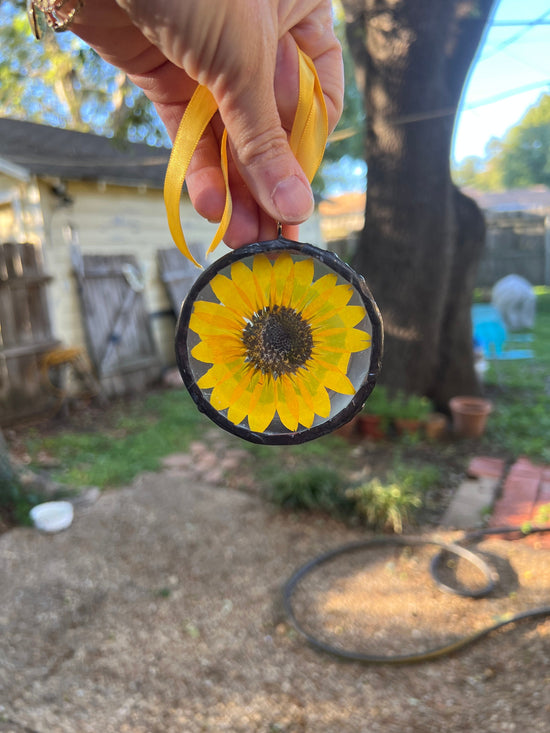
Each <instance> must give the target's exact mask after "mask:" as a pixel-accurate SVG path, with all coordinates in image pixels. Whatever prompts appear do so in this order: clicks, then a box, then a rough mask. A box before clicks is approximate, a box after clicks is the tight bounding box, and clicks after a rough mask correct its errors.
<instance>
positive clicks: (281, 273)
mask: <svg viewBox="0 0 550 733" xmlns="http://www.w3.org/2000/svg"><path fill="white" fill-rule="evenodd" d="M293 274H294V273H293V267H292V257H291V256H290V255H289V253H288V252H284V253H283V254H281V255H279V256H278V257H277V259H276V260H275V262H274V264H273V277H272V279H271V303H272V304H275V303H276V304H277V305H285V303H283V292H284V290H285V286H286V284H287V281H288V280H290V283H291V285H292V280H293V277H292V276H293Z"/></svg>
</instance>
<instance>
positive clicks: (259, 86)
mask: <svg viewBox="0 0 550 733" xmlns="http://www.w3.org/2000/svg"><path fill="white" fill-rule="evenodd" d="M71 29H72V30H73V31H74V32H75V33H76V34H77V35H78V36H80V37H81V38H82V39H83V40H84V41H86V42H87V43H88V44H89V45H90V46H92V47H93V48H94V49H95V50H96V51H97V52H98V53H99V55H100V56H102V57H103V58H104V59H105V60H106V61H108V62H109V63H111V64H113V65H114V66H117V67H118V68H120V69H121V70H123V71H125V72H126V73H127V74H128V76H129V78H130V79H131V80H132V81H133V82H134V83H135V84H136V85H137V86H139V87H140V88H141V89H143V91H144V92H145V94H146V95H147V96H148V97H149V99H150V100H151V101H152V102H153V104H154V105H155V107H156V109H157V111H158V113H159V115H160V117H161V119H162V120H163V122H164V124H165V126H166V129H167V130H168V133H169V135H170V137H171V138H172V139H174V137H175V135H176V132H177V128H178V126H179V123H180V120H181V117H182V115H183V113H184V111H185V108H186V106H187V104H188V102H189V100H190V98H191V96H192V94H193V92H194V90H195V88H196V86H197V83H200V84H203V85H205V86H206V87H207V88H208V89H209V90H210V91H211V92H212V94H213V96H214V98H215V100H216V103H217V105H218V108H219V114H217V115H216V116H215V117H214V119H213V120H212V122H211V124H210V125H209V127H208V129H207V131H206V133H205V135H204V136H203V138H202V139H201V141H200V143H199V145H198V147H197V150H196V152H195V155H194V156H193V160H192V162H191V165H190V167H189V170H188V173H187V177H186V182H187V188H188V191H189V195H190V197H191V201H192V203H193V205H194V207H195V209H196V210H197V211H198V212H199V213H200V214H201V215H202V216H204V217H205V218H207V219H209V220H211V221H219V219H220V218H221V215H222V211H223V206H224V202H225V185H224V182H223V177H222V174H221V170H220V165H219V145H220V138H221V134H222V130H223V126H225V127H226V129H227V132H228V137H229V143H230V164H229V177H230V188H231V194H232V199H233V215H232V218H231V223H230V225H229V227H228V230H227V232H226V235H225V242H226V243H227V244H229V245H230V246H233V247H237V246H239V245H242V244H245V243H248V242H254V241H260V240H265V239H272V238H274V236H275V233H276V222H277V221H280V222H282V223H283V224H284V225H286V226H284V227H283V233H284V234H285V235H286V236H288V237H294V238H296V236H297V234H296V228H295V226H293V225H296V224H298V223H299V222H302V221H304V220H305V219H307V217H308V216H309V215H310V214H311V213H312V210H313V197H312V194H311V188H310V186H309V183H308V181H307V179H306V177H305V175H304V173H303V171H302V169H301V168H300V166H299V164H298V162H297V161H296V159H295V157H294V155H293V154H292V152H291V150H290V148H289V146H288V142H287V134H288V133H289V131H290V128H291V126H292V121H293V118H294V112H295V109H296V104H297V100H298V52H297V47H300V48H301V49H302V51H304V52H305V53H306V54H307V55H308V56H309V57H310V58H311V59H312V60H313V62H314V64H315V66H316V69H317V73H318V76H319V80H320V82H321V86H322V89H323V93H324V95H325V101H326V105H327V113H328V120H329V129H330V130H332V129H333V128H334V126H335V125H336V122H337V121H338V118H339V116H340V113H341V109H342V99H343V74H342V56H341V49H340V45H339V43H338V41H337V39H336V37H335V35H334V31H333V26H332V15H331V4H330V0H216V1H214V0H209V2H201V3H197V2H196V1H195V0H156V1H155V2H152V1H151V0H149V1H147V0H116V2H115V0H86V3H85V5H84V7H83V8H82V10H81V11H80V13H79V14H78V15H77V16H76V19H75V22H74V23H73V24H72V26H71Z"/></svg>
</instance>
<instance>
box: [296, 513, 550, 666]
mask: <svg viewBox="0 0 550 733" xmlns="http://www.w3.org/2000/svg"><path fill="white" fill-rule="evenodd" d="M538 532H550V527H533V528H531V529H530V530H528V531H523V530H521V529H520V528H517V527H501V528H491V529H481V530H476V531H473V532H470V533H467V534H465V535H464V536H463V537H462V538H461V539H460V540H459V541H457V542H442V541H439V540H435V539H424V538H421V537H400V536H391V537H385V536H384V537H373V538H370V539H367V540H359V541H357V542H350V543H349V544H346V545H342V546H340V547H337V548H336V549H334V550H329V551H328V552H325V553H323V554H321V555H318V556H317V557H314V558H313V559H312V560H310V561H309V562H307V563H305V564H304V565H302V566H301V567H300V568H298V570H296V572H295V573H294V574H293V575H292V576H291V577H290V578H289V580H288V581H287V582H286V583H285V585H284V588H283V606H284V611H285V614H286V616H287V618H288V620H289V622H290V624H291V625H292V626H293V627H294V629H295V630H296V631H297V632H298V633H299V634H300V635H301V636H302V637H303V638H304V639H306V641H307V642H308V643H309V644H311V645H312V646H313V647H314V648H316V649H318V650H320V651H323V652H326V653H328V654H331V655H333V656H336V657H339V658H341V659H345V660H349V661H355V662H364V663H366V664H413V663H418V662H427V661H431V660H433V659H438V658H439V657H443V656H446V655H448V654H452V653H453V652H456V651H458V650H459V649H463V648H464V647H465V646H468V645H469V644H473V643H474V642H475V641H478V640H479V639H481V638H483V637H484V636H487V635H488V634H490V633H492V632H493V631H496V630H497V629H500V628H502V627H503V626H507V625H508V624H513V623H516V622H518V621H522V620H524V619H530V618H537V617H544V616H550V606H542V607H540V608H533V609H530V610H528V611H524V612H522V613H518V614H515V615H513V616H506V617H505V618H503V619H502V620H499V621H497V622H496V623H494V624H491V625H490V626H486V627H484V628H483V629H480V630H479V631H476V632H474V633H472V634H468V635H467V636H463V637H461V638H460V639H458V640H456V641H453V642H451V643H449V644H444V645H442V646H437V647H434V648H430V649H426V650H424V651H420V652H416V653H412V654H395V655H394V654H392V655H378V654H367V653H363V652H358V651H354V650H352V649H342V648H339V647H336V646H333V645H332V644H329V643H327V642H324V641H321V640H320V639H318V638H317V637H316V636H314V635H313V634H311V633H310V632H309V631H307V630H306V629H305V628H304V627H303V626H302V624H301V623H300V622H299V620H298V618H297V616H296V614H295V612H294V608H293V605H292V599H293V595H294V592H295V590H296V588H297V587H298V585H299V584H300V582H301V581H302V580H303V579H304V578H305V577H306V576H307V575H308V574H309V573H310V572H312V571H313V570H314V569H316V568H318V567H319V566H320V565H324V564H325V563H328V562H329V561H330V560H333V559H334V558H336V557H339V556H341V555H345V554H347V553H352V552H357V551H358V550H362V549H366V548H373V547H381V546H401V547H414V546H416V547H419V546H429V545H433V546H435V547H438V548H439V552H438V553H437V554H436V555H435V556H434V557H433V559H432V561H431V563H430V574H431V576H432V578H433V580H434V581H435V583H436V585H437V586H438V587H439V588H440V589H441V590H443V591H446V592H449V593H454V594H457V595H461V596H463V597H466V598H483V597H485V596H487V595H488V594H489V593H491V591H492V590H494V588H495V587H496V585H497V583H498V581H499V576H498V573H496V571H495V570H494V569H493V568H492V567H491V566H490V565H489V564H488V563H487V562H486V561H485V560H484V559H483V558H482V557H480V556H479V555H477V554H476V553H475V552H472V551H471V550H468V549H467V548H466V547H463V544H466V543H468V542H473V541H476V540H481V539H483V538H484V537H486V536H490V535H501V534H509V533H516V534H517V533H519V534H522V535H526V534H534V533H538ZM448 555H454V556H455V557H459V558H462V559H463V560H465V561H466V562H468V563H470V564H471V565H473V566H474V567H476V568H477V569H478V570H479V571H480V572H481V573H482V575H483V577H484V578H485V585H484V586H483V587H482V588H479V589H476V590H467V589H461V588H455V587H453V586H450V585H448V584H447V583H444V582H443V581H442V580H441V579H440V577H439V574H438V573H439V568H440V566H441V564H442V561H443V559H444V558H446V557H447V556H448Z"/></svg>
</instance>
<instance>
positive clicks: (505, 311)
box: [491, 275, 536, 331]
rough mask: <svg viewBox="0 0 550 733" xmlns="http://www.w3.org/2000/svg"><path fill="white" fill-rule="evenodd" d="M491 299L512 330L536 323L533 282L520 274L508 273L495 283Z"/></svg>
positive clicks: (528, 326)
mask: <svg viewBox="0 0 550 733" xmlns="http://www.w3.org/2000/svg"><path fill="white" fill-rule="evenodd" d="M491 301H492V304H493V306H494V307H495V308H496V309H497V310H498V311H499V313H500V315H501V316H502V319H503V321H504V323H505V324H506V327H507V328H508V329H509V330H510V331H519V330H522V329H532V328H533V326H534V325H535V303H536V295H535V291H534V290H533V286H532V285H531V283H530V282H529V281H528V280H526V279H525V278H524V277H521V276H520V275H507V276H506V277H503V278H502V279H501V280H499V281H498V282H496V283H495V285H494V286H493V292H492V297H491Z"/></svg>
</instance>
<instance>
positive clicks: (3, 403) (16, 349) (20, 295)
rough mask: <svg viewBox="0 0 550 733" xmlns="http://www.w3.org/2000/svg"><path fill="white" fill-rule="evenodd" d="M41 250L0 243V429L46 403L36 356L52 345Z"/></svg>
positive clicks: (42, 407)
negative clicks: (0, 426) (1, 426)
mask: <svg viewBox="0 0 550 733" xmlns="http://www.w3.org/2000/svg"><path fill="white" fill-rule="evenodd" d="M50 280H51V277H50V276H49V275H47V274H46V273H45V272H44V265H43V261H42V252H41V250H40V248H38V247H36V246H35V245H33V244H28V243H24V244H12V243H7V244H0V425H6V424H8V423H9V422H11V421H12V420H14V419H16V418H17V419H20V418H22V417H25V416H28V415H31V414H35V413H37V412H39V411H40V410H41V409H44V408H45V407H46V406H47V404H48V402H49V401H51V393H50V392H49V390H48V389H47V387H46V386H45V384H44V377H43V374H42V372H41V370H40V358H41V356H42V355H43V354H44V353H45V352H46V351H49V350H50V349H52V348H54V347H55V346H56V345H57V344H58V342H57V341H56V339H55V338H54V337H53V334H52V328H51V322H50V317H49V312H48V306H47V293H46V289H47V285H48V282H49V281H50Z"/></svg>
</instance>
